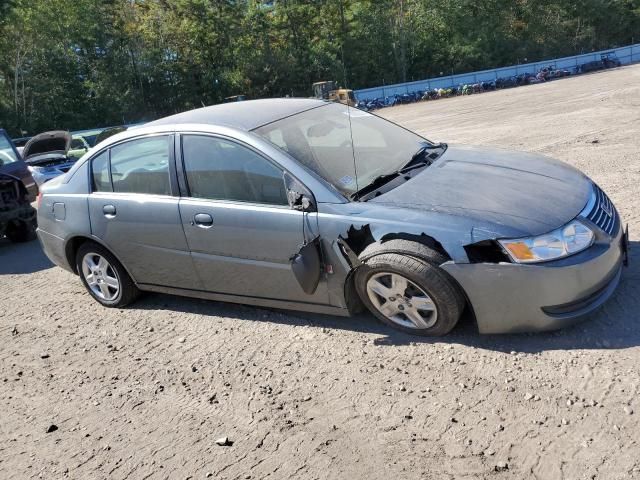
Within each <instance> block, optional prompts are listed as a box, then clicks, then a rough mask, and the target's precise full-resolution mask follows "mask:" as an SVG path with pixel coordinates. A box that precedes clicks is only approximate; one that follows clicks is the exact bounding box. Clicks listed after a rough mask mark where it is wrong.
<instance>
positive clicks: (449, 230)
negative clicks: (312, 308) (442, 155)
mask: <svg viewBox="0 0 640 480" xmlns="http://www.w3.org/2000/svg"><path fill="white" fill-rule="evenodd" d="M318 225H319V229H320V237H321V239H322V242H323V252H324V255H325V263H326V264H327V265H330V266H331V269H332V270H333V274H332V275H329V278H328V283H329V295H330V302H331V304H332V305H335V306H340V307H343V308H344V307H346V305H347V304H346V298H345V284H346V282H347V280H348V277H349V276H350V274H351V271H352V270H354V269H355V268H357V265H353V260H350V259H349V258H348V256H346V255H345V254H344V252H343V247H341V246H340V244H341V243H346V244H347V245H348V246H349V247H350V248H351V249H353V254H354V255H355V256H356V257H357V255H358V254H359V253H360V252H361V251H362V250H363V249H364V248H365V247H366V246H368V245H369V244H371V243H374V242H383V241H385V240H386V239H388V238H390V237H393V236H398V237H400V238H402V237H406V236H410V237H413V238H416V239H418V240H421V239H424V237H425V236H426V237H430V238H431V239H433V240H434V241H435V242H437V243H438V244H439V245H440V246H441V247H442V249H443V250H444V251H445V252H446V254H447V255H448V256H449V258H451V259H452V260H453V261H455V262H462V263H466V262H468V258H467V255H466V252H465V250H464V248H463V247H464V245H467V244H469V243H471V242H473V239H474V236H473V233H472V232H473V224H472V221H471V220H469V219H466V218H464V217H456V216H451V215H446V214H441V213H438V212H424V211H419V210H412V209H402V208H395V207H388V206H383V205H379V204H374V203H366V202H352V203H343V204H327V203H320V204H319V205H318ZM487 228H488V229H489V230H490V229H491V227H490V226H488V227H487ZM356 261H357V259H356Z"/></svg>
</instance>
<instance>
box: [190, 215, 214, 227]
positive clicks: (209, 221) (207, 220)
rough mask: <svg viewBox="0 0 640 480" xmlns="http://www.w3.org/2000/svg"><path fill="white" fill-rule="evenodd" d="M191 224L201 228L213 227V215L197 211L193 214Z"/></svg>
mask: <svg viewBox="0 0 640 480" xmlns="http://www.w3.org/2000/svg"><path fill="white" fill-rule="evenodd" d="M191 225H196V226H198V227H200V228H211V227H212V226H213V217H212V216H211V215H209V214H208V213H196V214H195V215H194V216H193V221H192V222H191Z"/></svg>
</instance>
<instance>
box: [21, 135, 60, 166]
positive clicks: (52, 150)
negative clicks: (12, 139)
mask: <svg viewBox="0 0 640 480" xmlns="http://www.w3.org/2000/svg"><path fill="white" fill-rule="evenodd" d="M70 145H71V134H70V133H69V132H65V131H63V130H56V131H53V132H44V133H40V134H38V135H36V136H35V137H33V138H31V140H29V141H28V142H27V144H26V145H25V146H24V150H23V151H22V156H23V158H24V159H25V160H26V161H27V162H28V161H30V160H32V159H33V158H34V157H37V156H40V155H45V154H58V155H66V154H67V152H68V151H69V146H70Z"/></svg>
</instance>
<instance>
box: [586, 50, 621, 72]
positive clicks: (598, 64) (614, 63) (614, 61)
mask: <svg viewBox="0 0 640 480" xmlns="http://www.w3.org/2000/svg"><path fill="white" fill-rule="evenodd" d="M621 65H622V62H621V61H620V59H619V58H618V56H617V55H616V53H615V52H607V53H603V54H601V55H600V60H593V61H591V62H587V63H583V64H582V65H579V66H578V71H579V72H580V73H588V72H593V71H596V70H604V69H605V68H615V67H619V66H621Z"/></svg>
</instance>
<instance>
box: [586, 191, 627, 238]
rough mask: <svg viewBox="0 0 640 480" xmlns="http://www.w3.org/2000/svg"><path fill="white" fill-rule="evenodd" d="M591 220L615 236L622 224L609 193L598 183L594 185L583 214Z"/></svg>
mask: <svg viewBox="0 0 640 480" xmlns="http://www.w3.org/2000/svg"><path fill="white" fill-rule="evenodd" d="M582 215H583V216H584V217H585V218H588V219H589V220H591V221H592V222H593V223H594V224H596V225H597V226H598V227H600V229H601V230H602V231H604V232H605V233H607V234H609V235H611V236H614V235H615V234H616V233H617V232H618V226H619V224H620V221H619V218H618V212H617V211H616V207H614V206H613V203H612V202H611V200H609V197H607V194H606V193H604V192H603V191H602V189H601V188H600V187H598V186H597V185H595V184H594V185H593V193H592V196H591V199H590V200H589V203H588V204H587V207H586V208H585V210H584V211H583V214H582Z"/></svg>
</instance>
